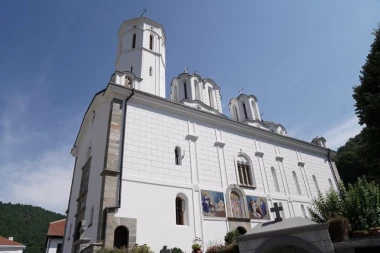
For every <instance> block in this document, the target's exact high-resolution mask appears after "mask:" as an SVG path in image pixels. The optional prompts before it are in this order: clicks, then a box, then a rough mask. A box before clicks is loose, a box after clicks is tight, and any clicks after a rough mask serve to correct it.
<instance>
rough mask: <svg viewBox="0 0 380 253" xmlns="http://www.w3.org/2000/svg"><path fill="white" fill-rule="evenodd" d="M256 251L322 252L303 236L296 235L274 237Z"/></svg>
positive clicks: (277, 252) (259, 252)
mask: <svg viewBox="0 0 380 253" xmlns="http://www.w3.org/2000/svg"><path fill="white" fill-rule="evenodd" d="M256 253H321V251H320V250H319V249H318V248H317V247H316V246H314V245H313V244H311V243H310V242H309V241H305V240H303V239H301V238H298V237H294V236H279V237H273V238H271V239H269V240H267V241H266V242H264V243H263V244H262V245H261V246H260V247H259V248H258V249H257V250H256Z"/></svg>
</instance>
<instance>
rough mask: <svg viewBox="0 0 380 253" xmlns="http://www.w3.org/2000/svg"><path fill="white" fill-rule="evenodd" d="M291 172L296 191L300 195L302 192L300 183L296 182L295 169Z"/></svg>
mask: <svg viewBox="0 0 380 253" xmlns="http://www.w3.org/2000/svg"><path fill="white" fill-rule="evenodd" d="M292 174H293V179H294V183H295V184H296V189H297V193H298V194H300V195H301V194H302V193H301V188H300V185H299V183H298V178H297V174H296V172H295V171H293V172H292Z"/></svg>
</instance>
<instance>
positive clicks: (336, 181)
mask: <svg viewBox="0 0 380 253" xmlns="http://www.w3.org/2000/svg"><path fill="white" fill-rule="evenodd" d="M328 150H329V152H328V153H327V160H328V161H329V165H330V169H331V171H332V174H333V176H334V181H335V183H336V185H337V186H338V191H340V190H339V182H338V179H337V178H336V175H335V170H334V168H333V166H332V163H331V157H330V154H331V149H328Z"/></svg>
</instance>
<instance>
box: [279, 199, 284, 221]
mask: <svg viewBox="0 0 380 253" xmlns="http://www.w3.org/2000/svg"><path fill="white" fill-rule="evenodd" d="M279 206H281V207H282V211H280V216H281V217H282V218H283V219H285V213H284V207H283V206H282V202H280V203H279Z"/></svg>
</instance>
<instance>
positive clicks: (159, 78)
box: [115, 17, 166, 98]
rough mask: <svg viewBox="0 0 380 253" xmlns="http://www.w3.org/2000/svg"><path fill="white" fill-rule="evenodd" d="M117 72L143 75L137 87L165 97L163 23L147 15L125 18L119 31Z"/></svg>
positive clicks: (164, 38) (139, 76)
mask: <svg viewBox="0 0 380 253" xmlns="http://www.w3.org/2000/svg"><path fill="white" fill-rule="evenodd" d="M118 37H119V44H118V49H117V57H116V62H115V68H116V71H120V72H131V73H133V74H134V75H135V76H136V77H138V78H141V79H142V80H141V82H140V83H139V85H138V86H136V87H134V88H136V89H137V90H141V91H144V92H147V93H151V94H154V95H157V96H160V97H163V98H165V94H166V93H165V68H166V63H165V41H166V37H165V32H164V29H163V27H162V25H161V24H158V23H156V22H155V21H153V20H150V19H148V18H145V17H140V18H135V19H131V20H127V21H124V22H123V24H122V26H121V28H120V30H119V33H118Z"/></svg>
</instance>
